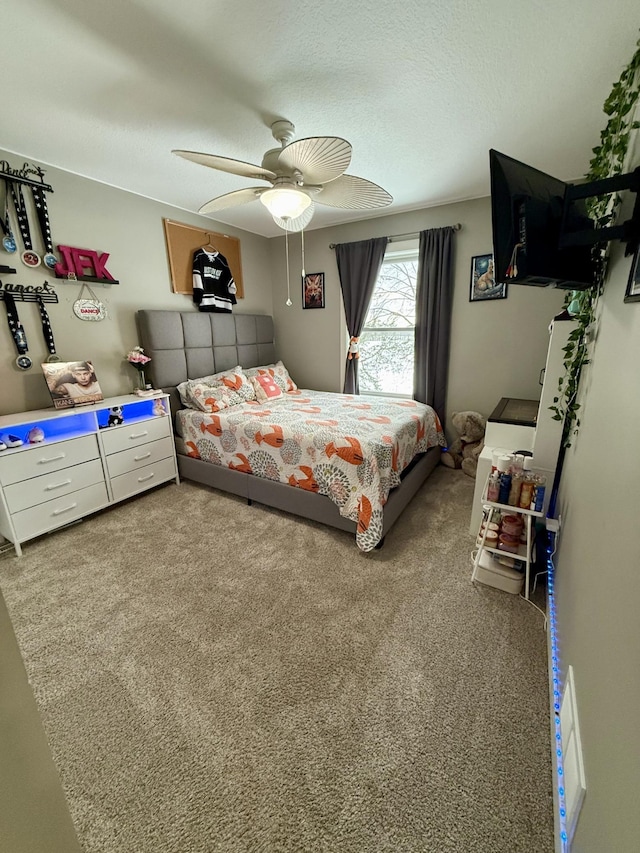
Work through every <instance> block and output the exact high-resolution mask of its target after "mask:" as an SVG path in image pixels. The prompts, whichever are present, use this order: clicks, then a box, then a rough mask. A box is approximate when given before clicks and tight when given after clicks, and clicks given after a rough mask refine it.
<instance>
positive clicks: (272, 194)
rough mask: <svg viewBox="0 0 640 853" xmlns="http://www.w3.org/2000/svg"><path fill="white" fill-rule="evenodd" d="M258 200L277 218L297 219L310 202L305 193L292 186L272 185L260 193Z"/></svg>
mask: <svg viewBox="0 0 640 853" xmlns="http://www.w3.org/2000/svg"><path fill="white" fill-rule="evenodd" d="M260 201H261V202H262V203H263V204H264V206H265V207H266V208H267V210H268V211H269V213H270V214H271V215H272V216H273V217H277V218H278V219H297V218H298V217H299V216H301V215H302V214H303V213H304V211H305V210H306V209H307V208H308V207H309V205H310V204H311V199H310V198H309V196H308V195H307V194H306V193H304V192H302V191H301V190H297V189H294V188H293V187H274V188H273V189H271V190H267V191H266V192H263V193H261V195H260Z"/></svg>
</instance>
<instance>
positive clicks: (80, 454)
mask: <svg viewBox="0 0 640 853" xmlns="http://www.w3.org/2000/svg"><path fill="white" fill-rule="evenodd" d="M167 420H168V419H167ZM99 457H100V453H99V451H98V440H97V438H96V436H95V435H83V436H80V437H79V438H70V439H69V440H68V441H58V442H54V443H52V444H38V445H34V446H33V447H25V449H24V450H20V451H18V452H17V453H12V454H11V455H10V456H0V482H1V483H2V485H3V486H10V485H11V483H18V482H20V481H21V480H30V479H31V478H32V477H37V476H39V475H40V474H48V473H50V472H51V471H59V470H60V469H61V468H67V467H68V466H69V465H79V464H80V463H81V462H88V461H89V460H90V459H99Z"/></svg>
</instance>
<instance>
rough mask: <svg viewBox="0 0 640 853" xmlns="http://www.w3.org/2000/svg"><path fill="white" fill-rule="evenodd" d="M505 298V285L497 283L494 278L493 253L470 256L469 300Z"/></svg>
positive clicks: (479, 300)
mask: <svg viewBox="0 0 640 853" xmlns="http://www.w3.org/2000/svg"><path fill="white" fill-rule="evenodd" d="M506 298H507V285H506V284H498V283H497V282H496V280H495V278H494V266H493V255H475V256H474V257H473V258H471V281H470V283H469V302H484V301H486V300H488V299H506Z"/></svg>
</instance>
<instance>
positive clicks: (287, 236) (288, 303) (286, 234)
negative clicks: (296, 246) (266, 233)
mask: <svg viewBox="0 0 640 853" xmlns="http://www.w3.org/2000/svg"><path fill="white" fill-rule="evenodd" d="M284 248H285V253H286V255H287V301H286V303H285V304H286V305H287V307H289V308H290V307H291V306H292V305H293V302H292V301H291V288H290V286H289V232H288V231H285V232H284Z"/></svg>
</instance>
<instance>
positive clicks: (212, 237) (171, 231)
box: [162, 219, 244, 299]
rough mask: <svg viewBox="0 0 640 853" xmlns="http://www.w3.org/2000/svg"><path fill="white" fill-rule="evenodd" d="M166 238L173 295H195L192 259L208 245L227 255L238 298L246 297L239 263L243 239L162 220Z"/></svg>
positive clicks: (170, 220)
mask: <svg viewBox="0 0 640 853" xmlns="http://www.w3.org/2000/svg"><path fill="white" fill-rule="evenodd" d="M162 221H163V223H164V236H165V239H166V241H167V254H168V256H169V268H170V270H171V287H172V288H173V292H174V293H185V294H188V295H189V296H191V295H192V294H193V283H192V282H193V278H192V275H193V273H192V263H191V262H192V260H193V253H194V252H195V250H196V249H201V248H203V247H205V246H207V247H213V248H214V249H217V250H218V252H220V254H222V255H224V257H225V258H226V259H227V263H228V264H229V269H230V270H231V274H232V275H233V280H234V281H235V283H236V288H237V289H236V298H237V299H243V298H244V284H243V282H242V262H241V260H240V240H238V238H237V237H229V236H228V235H226V234H216V232H215V231H205V230H204V229H203V228H196V227H195V226H193V225H185V224H184V223H183V222H174V221H173V220H172V219H163V220H162Z"/></svg>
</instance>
